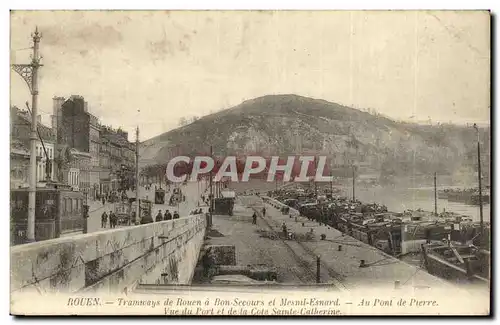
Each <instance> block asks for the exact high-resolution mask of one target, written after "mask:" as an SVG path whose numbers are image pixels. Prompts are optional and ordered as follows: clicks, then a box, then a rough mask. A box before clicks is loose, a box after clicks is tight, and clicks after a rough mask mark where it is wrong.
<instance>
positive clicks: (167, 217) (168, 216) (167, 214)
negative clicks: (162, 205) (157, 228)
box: [165, 210, 172, 220]
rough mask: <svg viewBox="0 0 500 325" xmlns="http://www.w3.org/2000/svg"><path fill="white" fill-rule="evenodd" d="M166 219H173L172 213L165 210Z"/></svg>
mask: <svg viewBox="0 0 500 325" xmlns="http://www.w3.org/2000/svg"><path fill="white" fill-rule="evenodd" d="M165 220H172V214H171V213H170V211H168V210H167V211H165Z"/></svg>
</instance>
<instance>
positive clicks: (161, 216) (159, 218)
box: [155, 210, 163, 222]
mask: <svg viewBox="0 0 500 325" xmlns="http://www.w3.org/2000/svg"><path fill="white" fill-rule="evenodd" d="M155 221H156V222H160V221H163V215H162V214H161V210H160V211H158V214H157V215H156V218H155Z"/></svg>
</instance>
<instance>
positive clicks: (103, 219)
mask: <svg viewBox="0 0 500 325" xmlns="http://www.w3.org/2000/svg"><path fill="white" fill-rule="evenodd" d="M107 223H108V215H107V214H106V211H104V212H103V213H102V215H101V228H106V224H107Z"/></svg>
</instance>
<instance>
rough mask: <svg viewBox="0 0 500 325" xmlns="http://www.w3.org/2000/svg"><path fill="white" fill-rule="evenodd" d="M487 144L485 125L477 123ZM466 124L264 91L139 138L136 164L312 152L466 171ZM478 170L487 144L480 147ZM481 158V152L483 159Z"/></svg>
mask: <svg viewBox="0 0 500 325" xmlns="http://www.w3.org/2000/svg"><path fill="white" fill-rule="evenodd" d="M480 136H481V139H482V140H481V141H482V143H483V146H485V147H484V148H485V149H487V148H489V145H490V143H489V128H488V129H482V130H481V135H480ZM476 137H477V135H476V132H475V131H474V129H473V128H472V127H469V128H466V127H464V126H457V125H450V124H441V125H433V126H430V125H419V124H411V123H401V122H396V121H393V120H391V119H389V118H387V117H384V116H380V115H373V114H370V113H367V112H363V111H360V110H357V109H353V108H350V107H346V106H343V105H339V104H336V103H331V102H327V101H325V100H320V99H313V98H307V97H301V96H297V95H268V96H263V97H259V98H255V99H252V100H247V101H244V102H243V103H241V104H240V105H237V106H235V107H233V108H230V109H227V110H224V111H221V112H218V113H215V114H211V115H208V116H204V117H202V118H200V119H199V120H197V121H195V122H193V123H191V124H189V125H185V126H183V127H180V128H178V129H175V130H171V131H169V132H166V133H163V134H161V135H159V136H157V137H154V138H152V139H149V140H147V141H144V142H143V143H142V144H141V148H140V155H141V166H145V165H150V164H161V163H166V162H167V161H168V160H169V159H170V158H171V157H172V156H175V155H179V154H184V155H196V154H200V153H208V151H209V148H210V145H212V146H213V152H214V155H216V156H225V155H233V154H236V155H245V154H250V153H259V154H262V155H280V156H285V155H291V154H294V155H295V154H305V153H312V152H316V153H318V154H323V155H328V156H329V157H332V159H333V162H334V163H335V164H336V165H343V164H345V163H346V162H348V161H351V160H354V161H356V162H357V163H360V164H361V165H363V166H366V167H368V169H371V170H372V171H376V172H377V173H381V174H382V175H394V176H398V175H412V174H432V173H434V172H435V171H436V172H438V173H439V174H441V175H444V174H446V175H453V174H456V173H458V172H460V171H465V172H466V173H469V174H470V173H472V171H473V170H475V168H476V167H475V165H476V160H475V159H477V158H476V145H475V144H476ZM483 151H484V152H485V153H486V152H487V153H488V155H486V156H485V157H484V159H483V162H484V163H485V165H484V169H485V170H487V169H488V168H489V166H488V163H489V162H488V161H487V160H489V149H487V150H483ZM486 158H487V159H486Z"/></svg>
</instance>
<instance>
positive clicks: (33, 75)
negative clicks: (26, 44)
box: [11, 27, 42, 242]
mask: <svg viewBox="0 0 500 325" xmlns="http://www.w3.org/2000/svg"><path fill="white" fill-rule="evenodd" d="M31 37H32V39H33V57H32V58H31V63H30V64H12V65H11V67H12V69H13V70H14V71H16V72H17V73H18V74H19V75H20V76H21V77H22V78H23V79H24V81H25V82H26V83H27V84H28V87H29V90H30V92H31V108H32V111H31V133H30V173H29V175H30V187H29V191H28V224H27V231H26V241H27V242H34V241H35V206H36V178H37V175H36V172H37V168H36V167H37V164H36V141H37V135H38V134H37V124H38V121H37V115H38V69H39V68H40V67H41V66H42V65H41V64H40V60H41V57H40V56H39V54H38V47H39V43H40V39H41V37H42V35H41V34H40V33H39V32H38V27H37V28H36V29H35V32H34V33H33V34H31Z"/></svg>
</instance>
